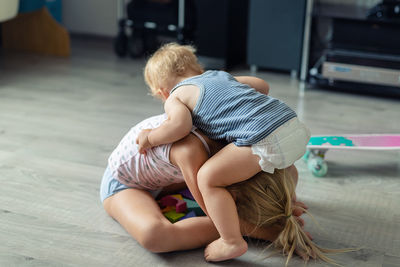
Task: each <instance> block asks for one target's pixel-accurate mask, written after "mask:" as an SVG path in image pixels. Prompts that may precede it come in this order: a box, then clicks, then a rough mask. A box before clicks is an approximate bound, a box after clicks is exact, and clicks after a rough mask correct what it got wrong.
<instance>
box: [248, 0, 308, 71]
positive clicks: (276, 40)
mask: <svg viewBox="0 0 400 267" xmlns="http://www.w3.org/2000/svg"><path fill="white" fill-rule="evenodd" d="M306 3H307V1H306V0H296V1H291V0H280V1H274V0H251V1H250V11H249V34H248V48H247V63H248V64H249V65H250V66H251V67H252V69H253V70H256V69H257V68H258V67H262V68H268V69H275V70H283V71H291V72H292V74H293V75H295V76H297V74H298V73H299V71H300V63H301V56H302V43H303V31H304V21H305V12H306Z"/></svg>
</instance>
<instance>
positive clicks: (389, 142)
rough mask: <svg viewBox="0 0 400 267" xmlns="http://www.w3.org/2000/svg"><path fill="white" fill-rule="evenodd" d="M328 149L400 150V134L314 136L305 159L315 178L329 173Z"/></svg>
mask: <svg viewBox="0 0 400 267" xmlns="http://www.w3.org/2000/svg"><path fill="white" fill-rule="evenodd" d="M328 149H344V150H345V149H352V150H400V134H358V135H340V136H338V135H327V136H312V137H311V139H310V141H309V143H308V145H307V152H306V153H305V154H304V156H303V159H304V160H305V161H306V162H307V165H308V169H309V170H311V172H312V174H313V175H314V176H317V177H322V176H325V175H326V173H327V172H328V165H327V163H326V162H325V161H324V159H325V154H326V152H327V151H328Z"/></svg>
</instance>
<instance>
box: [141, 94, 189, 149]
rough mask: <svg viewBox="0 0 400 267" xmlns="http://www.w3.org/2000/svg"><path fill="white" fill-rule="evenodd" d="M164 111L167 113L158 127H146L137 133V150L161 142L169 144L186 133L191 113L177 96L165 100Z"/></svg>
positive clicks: (157, 144) (160, 143) (187, 132)
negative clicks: (164, 119)
mask: <svg viewBox="0 0 400 267" xmlns="http://www.w3.org/2000/svg"><path fill="white" fill-rule="evenodd" d="M164 109H165V112H166V113H167V115H168V118H167V120H166V121H164V122H163V123H162V124H161V125H160V126H159V127H157V128H155V129H152V130H150V129H146V130H143V131H141V132H140V133H139V135H138V138H137V139H136V143H137V144H138V145H139V152H140V153H145V150H146V149H148V148H151V147H154V146H159V145H162V144H169V143H173V142H175V141H178V140H180V139H182V138H183V137H185V136H186V135H188V134H189V133H190V130H191V129H192V115H191V112H190V110H189V109H188V108H187V106H186V105H185V104H183V103H182V102H181V101H180V100H179V99H178V98H177V97H175V96H170V97H168V98H167V100H166V101H165V105H164Z"/></svg>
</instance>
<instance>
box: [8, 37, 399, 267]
mask: <svg viewBox="0 0 400 267" xmlns="http://www.w3.org/2000/svg"><path fill="white" fill-rule="evenodd" d="M143 67H144V61H143V60H136V61H133V60H131V59H117V58H116V57H115V56H114V55H113V53H112V49H111V45H110V44H109V43H108V42H101V41H99V40H93V41H90V40H89V41H88V40H86V41H82V40H73V43H72V56H71V58H69V59H62V58H51V57H41V56H35V55H15V54H14V55H4V54H3V55H1V57H0V266H2V267H3V266H6V267H9V266H205V265H208V264H207V263H206V262H205V261H204V260H203V256H202V255H203V250H202V249H197V250H193V251H185V252H179V253H166V254H158V255H157V254H152V253H150V252H148V251H146V250H145V249H143V248H141V247H140V246H139V245H138V244H137V243H136V241H134V240H133V239H132V238H131V237H130V236H129V235H128V234H127V233H126V232H125V231H124V230H123V229H122V228H121V227H120V226H119V224H118V223H116V222H115V221H113V220H112V219H110V218H109V217H108V216H107V215H106V213H105V212H104V210H103V208H102V205H101V204H100V201H99V185H100V180H101V176H102V173H103V171H104V168H105V166H106V161H107V157H108V155H109V154H110V152H111V151H112V149H113V148H114V146H115V145H116V144H117V143H118V142H119V140H120V138H121V137H122V136H123V135H124V134H125V132H126V131H127V130H128V129H129V128H130V127H131V126H133V125H134V124H136V123H137V122H139V121H140V120H142V119H144V118H146V117H148V116H150V115H155V114H159V113H161V112H162V107H161V104H160V102H158V101H156V100H154V99H152V98H151V97H150V96H148V94H147V89H146V87H145V85H144V81H143V78H142V70H143ZM234 74H249V71H248V70H235V71H234ZM257 75H258V76H259V77H261V78H264V79H265V80H267V81H268V82H269V83H270V85H271V95H272V96H275V97H278V98H281V99H283V100H284V101H285V102H287V103H288V104H289V105H290V106H291V107H292V108H294V109H296V111H297V112H298V114H299V116H300V118H301V119H302V120H303V121H304V122H305V123H306V124H308V126H309V127H310V129H311V131H312V133H313V134H335V133H400V119H399V115H400V100H398V99H397V100H395V99H393V100H391V99H388V98H377V97H371V96H365V95H364V96H362V95H354V94H344V93H337V92H334V91H326V90H316V89H306V90H305V91H301V90H299V87H300V85H299V83H298V81H297V80H292V79H290V77H289V76H288V75H286V74H276V73H275V74H271V73H267V72H259V73H258V74H257ZM327 160H328V162H329V172H328V175H327V177H326V178H314V177H313V176H312V175H311V174H310V173H309V171H308V170H307V168H306V165H305V163H304V162H302V161H299V162H297V163H296V165H297V167H298V169H299V172H300V181H299V187H298V195H299V199H300V200H302V201H304V202H306V203H307V204H308V205H309V207H310V212H311V213H312V214H313V215H314V217H315V219H316V220H317V221H318V223H319V226H316V225H315V224H313V223H312V221H311V220H310V219H306V222H307V225H306V228H307V230H308V231H310V232H311V233H312V235H313V236H314V238H315V242H316V243H318V244H319V245H321V246H325V247H330V248H346V247H360V248H361V250H359V251H357V252H353V253H345V254H339V255H335V256H333V258H334V259H335V260H337V261H338V262H339V263H341V264H342V265H344V266H384V267H394V266H400V156H399V153H398V152H355V151H330V152H328V154H327ZM188 238H190V237H188ZM263 256H264V254H262V247H260V246H259V245H257V244H252V245H251V246H250V250H249V252H248V253H246V254H245V255H244V256H242V257H240V258H239V259H236V260H233V261H229V262H225V263H220V264H213V265H212V266H282V265H283V260H284V259H283V257H281V256H279V255H277V256H273V257H271V258H268V259H264V258H263ZM300 264H301V261H300V260H298V259H295V260H293V261H292V262H291V266H299V265H300ZM309 266H325V264H323V263H311V264H310V265H309Z"/></svg>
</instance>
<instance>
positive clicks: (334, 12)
mask: <svg viewBox="0 0 400 267" xmlns="http://www.w3.org/2000/svg"><path fill="white" fill-rule="evenodd" d="M382 3H383V4H384V5H383V6H382ZM382 3H380V4H378V5H377V6H374V7H367V6H359V5H355V4H353V5H349V4H346V5H343V4H340V5H338V4H323V3H318V5H315V6H314V12H313V26H312V34H311V36H310V38H311V42H310V43H311V46H310V57H309V66H310V67H309V70H308V81H309V83H310V84H311V85H316V86H318V87H320V86H328V87H331V88H334V89H341V90H346V91H348V90H357V91H360V90H362V91H369V92H372V93H381V92H385V93H386V92H390V93H396V94H400V90H399V89H400V1H398V0H390V1H383V2H382ZM388 3H390V5H388V6H386V4H388ZM396 3H397V6H398V7H397V9H398V12H397V15H396V13H395V12H393V14H392V13H390V12H389V11H390V10H392V9H393V11H395V10H396ZM383 7H387V8H386V9H384V10H385V12H386V13H384V12H382V10H383V9H382V8H383ZM390 14H392V16H389V15H390Z"/></svg>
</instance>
